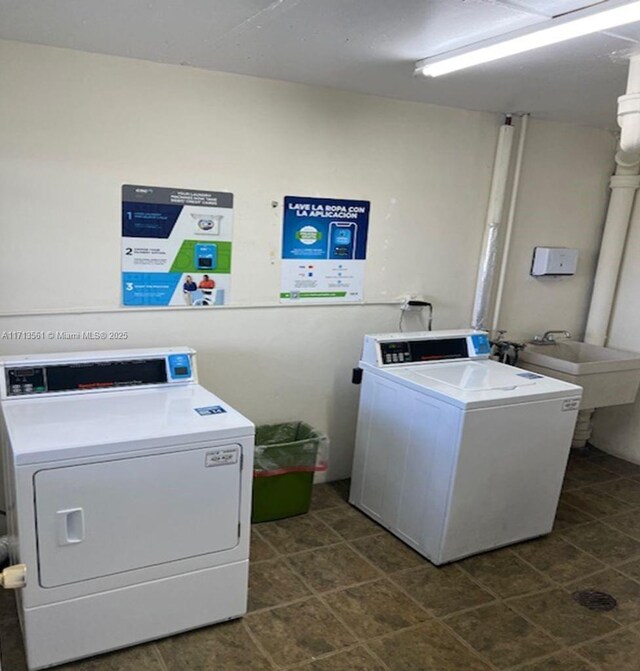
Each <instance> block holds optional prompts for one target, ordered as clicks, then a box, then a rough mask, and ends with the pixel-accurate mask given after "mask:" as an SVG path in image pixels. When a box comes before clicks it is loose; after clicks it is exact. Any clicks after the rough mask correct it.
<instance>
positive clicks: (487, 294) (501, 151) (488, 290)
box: [471, 116, 514, 331]
mask: <svg viewBox="0 0 640 671" xmlns="http://www.w3.org/2000/svg"><path fill="white" fill-rule="evenodd" d="M513 134H514V128H513V126H512V125H511V116H507V117H506V119H505V122H504V124H503V125H502V126H500V132H499V135H498V145H497V147H496V157H495V161H494V164H493V177H492V179H491V191H490V193H489V207H488V209H487V218H486V224H485V232H484V241H483V244H482V253H481V255H480V266H479V268H478V279H477V282H476V295H475V300H474V303H473V313H472V316H471V326H472V327H473V328H474V329H478V330H485V331H486V330H488V320H489V312H490V307H491V297H492V294H493V284H494V279H495V275H496V267H497V260H498V247H499V235H500V225H501V224H502V216H503V212H504V204H505V200H506V194H507V184H508V181H509V164H510V162H511V148H512V146H513Z"/></svg>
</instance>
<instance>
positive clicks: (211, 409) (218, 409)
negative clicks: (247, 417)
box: [194, 405, 227, 415]
mask: <svg viewBox="0 0 640 671" xmlns="http://www.w3.org/2000/svg"><path fill="white" fill-rule="evenodd" d="M194 410H195V411H196V412H197V413H198V414H199V415H221V414H222V413H223V412H227V411H226V410H225V409H224V408H223V407H222V406H221V405H208V406H207V407H206V408H194Z"/></svg>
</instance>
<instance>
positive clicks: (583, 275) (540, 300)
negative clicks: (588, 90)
mask: <svg viewBox="0 0 640 671" xmlns="http://www.w3.org/2000/svg"><path fill="white" fill-rule="evenodd" d="M614 148H615V142H614V138H613V136H612V135H609V134H608V133H604V132H602V133H598V132H597V131H594V129H592V128H586V127H583V126H575V125H569V124H548V123H541V122H536V121H535V120H533V121H532V122H531V123H530V124H529V130H528V133H527V141H526V145H525V155H524V156H525V158H524V161H523V166H522V177H521V185H520V190H519V196H518V204H517V210H516V218H515V223H514V228H513V237H512V252H511V255H510V257H509V265H508V276H507V282H506V285H505V291H504V300H503V307H502V311H501V318H500V320H499V321H500V323H499V328H502V329H507V331H508V337H510V338H512V339H516V340H518V339H530V338H531V336H532V335H534V334H540V333H543V332H544V331H547V330H550V329H564V330H568V331H570V332H571V333H572V335H573V336H574V338H576V339H580V338H582V336H583V335H584V328H585V325H586V315H587V310H588V307H589V301H590V298H591V288H592V280H593V275H594V273H595V266H596V263H597V258H598V249H599V247H600V238H601V236H602V225H603V222H604V216H605V211H606V203H607V199H608V183H609V176H610V175H611V171H612V170H613V153H614ZM536 246H540V247H575V248H577V249H578V250H579V263H578V270H577V274H576V275H575V276H574V277H565V278H534V277H531V275H530V274H529V271H530V269H531V258H532V255H533V249H534V247H536Z"/></svg>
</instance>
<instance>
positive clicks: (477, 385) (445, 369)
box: [415, 361, 535, 391]
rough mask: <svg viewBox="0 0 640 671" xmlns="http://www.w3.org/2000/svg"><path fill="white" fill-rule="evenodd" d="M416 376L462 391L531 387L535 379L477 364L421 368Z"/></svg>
mask: <svg viewBox="0 0 640 671" xmlns="http://www.w3.org/2000/svg"><path fill="white" fill-rule="evenodd" d="M415 375H416V376H418V377H420V378H425V379H426V380H430V381H433V382H439V383H442V384H446V385H447V386H449V387H453V388H454V389H459V390H462V391H495V390H499V391H503V390H509V391H511V390H513V389H516V388H518V387H530V386H532V385H534V384H535V378H533V379H532V378H531V376H530V375H528V374H525V375H524V376H523V374H522V371H517V370H514V369H513V368H512V367H509V366H504V367H502V366H501V367H500V368H495V367H493V366H485V365H482V364H481V363H476V362H468V361H465V362H460V363H448V364H444V365H441V366H438V365H436V366H428V367H427V366H421V367H419V368H418V369H417V370H416V371H415Z"/></svg>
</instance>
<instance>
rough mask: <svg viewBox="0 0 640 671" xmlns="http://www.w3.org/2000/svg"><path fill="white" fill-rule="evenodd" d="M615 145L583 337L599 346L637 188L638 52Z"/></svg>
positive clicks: (587, 430) (583, 420) (583, 429)
mask: <svg viewBox="0 0 640 671" xmlns="http://www.w3.org/2000/svg"><path fill="white" fill-rule="evenodd" d="M618 124H619V125H620V129H621V132H620V150H619V151H618V152H617V153H616V156H615V161H616V171H615V174H614V175H613V176H612V177H611V181H610V183H609V185H610V187H611V197H610V198H609V207H608V209H607V217H606V219H605V224H604V232H603V234H602V242H601V243H600V254H599V256H598V266H597V268H596V275H595V278H594V282H593V293H592V294H591V305H590V306H589V314H588V316H587V326H586V329H585V336H584V340H585V342H588V343H591V344H592V345H599V346H604V345H606V344H607V340H608V337H609V324H610V322H611V313H612V312H613V303H614V300H615V296H616V289H617V287H618V278H619V276H620V268H621V266H622V257H623V255H624V249H625V245H626V241H627V233H628V231H629V223H630V222H631V214H632V212H633V203H634V200H635V195H636V190H637V189H638V187H640V54H639V55H637V56H632V57H631V58H630V59H629V75H628V78H627V92H626V94H625V95H623V96H620V97H619V98H618ZM593 413H594V409H593V408H584V409H583V410H580V412H579V413H578V422H577V425H576V431H575V433H574V436H573V447H578V448H580V447H585V445H586V444H587V442H588V441H589V439H590V438H591V430H592V419H593Z"/></svg>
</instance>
